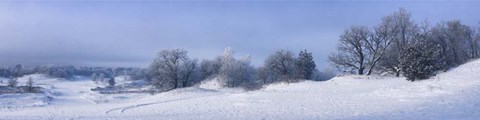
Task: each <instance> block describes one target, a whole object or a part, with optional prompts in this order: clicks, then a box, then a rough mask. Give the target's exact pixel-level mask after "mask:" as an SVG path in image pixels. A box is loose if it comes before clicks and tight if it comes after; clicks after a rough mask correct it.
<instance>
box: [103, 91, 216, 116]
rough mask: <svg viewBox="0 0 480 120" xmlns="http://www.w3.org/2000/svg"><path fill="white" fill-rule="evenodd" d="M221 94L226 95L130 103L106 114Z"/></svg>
mask: <svg viewBox="0 0 480 120" xmlns="http://www.w3.org/2000/svg"><path fill="white" fill-rule="evenodd" d="M219 95H224V94H213V95H206V96H200V97H186V98H179V99H173V100H165V101H160V102H151V103H142V104H136V105H130V106H126V107H120V108H114V109H110V110H108V111H106V112H105V114H110V113H111V112H114V111H120V113H124V112H125V111H127V110H129V109H135V108H140V107H145V106H149V105H155V104H161V103H168V102H174V101H182V100H191V99H199V98H206V97H213V96H219Z"/></svg>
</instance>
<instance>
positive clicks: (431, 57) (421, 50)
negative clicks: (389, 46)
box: [400, 43, 446, 82]
mask: <svg viewBox="0 0 480 120" xmlns="http://www.w3.org/2000/svg"><path fill="white" fill-rule="evenodd" d="M445 61H446V60H445V57H443V56H442V55H441V47H440V45H434V44H428V43H420V44H419V45H414V46H411V47H409V48H408V49H406V50H405V51H404V52H403V53H402V54H401V61H400V62H401V70H402V71H403V75H404V76H405V77H406V78H407V80H409V81H412V82H413V81H415V80H421V79H428V78H429V77H430V76H433V75H435V73H436V71H438V70H440V69H443V68H444V66H445Z"/></svg>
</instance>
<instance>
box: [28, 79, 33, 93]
mask: <svg viewBox="0 0 480 120" xmlns="http://www.w3.org/2000/svg"><path fill="white" fill-rule="evenodd" d="M33 84H34V83H33V79H32V77H28V81H27V88H28V92H33Z"/></svg>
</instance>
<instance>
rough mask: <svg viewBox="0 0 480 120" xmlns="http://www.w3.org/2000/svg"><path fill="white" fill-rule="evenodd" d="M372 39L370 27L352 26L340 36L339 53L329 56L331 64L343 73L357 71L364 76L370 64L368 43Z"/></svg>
mask: <svg viewBox="0 0 480 120" xmlns="http://www.w3.org/2000/svg"><path fill="white" fill-rule="evenodd" d="M370 37H371V32H370V31H369V29H368V27H366V26H351V27H350V28H348V29H347V30H345V31H344V32H343V33H342V34H341V35H340V39H339V44H338V46H337V52H336V53H333V54H332V55H331V56H329V60H330V62H332V64H333V65H334V66H335V67H337V68H339V69H342V70H343V72H352V71H357V74H360V75H363V74H364V70H365V68H366V67H367V64H368V62H367V61H368V60H367V59H368V49H369V48H367V44H368V43H367V42H369V39H371V38H370ZM372 44H373V43H372ZM372 46H373V45H372Z"/></svg>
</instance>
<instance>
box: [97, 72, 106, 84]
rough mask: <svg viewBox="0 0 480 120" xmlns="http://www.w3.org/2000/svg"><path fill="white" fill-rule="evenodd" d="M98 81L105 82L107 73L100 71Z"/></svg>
mask: <svg viewBox="0 0 480 120" xmlns="http://www.w3.org/2000/svg"><path fill="white" fill-rule="evenodd" d="M98 81H99V83H101V84H104V83H105V74H103V73H100V75H98Z"/></svg>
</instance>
